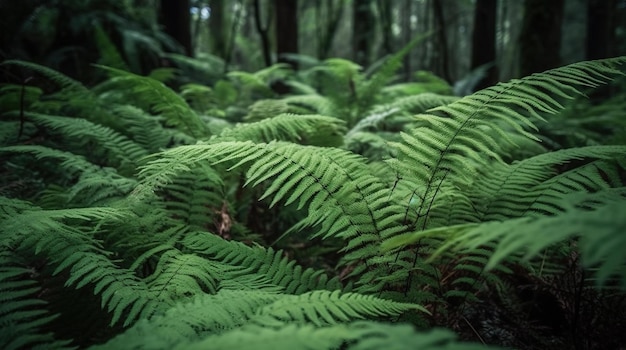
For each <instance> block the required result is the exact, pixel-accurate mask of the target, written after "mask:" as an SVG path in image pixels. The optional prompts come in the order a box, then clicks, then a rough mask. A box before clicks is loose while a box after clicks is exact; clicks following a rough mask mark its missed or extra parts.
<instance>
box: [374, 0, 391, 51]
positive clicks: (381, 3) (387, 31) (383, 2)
mask: <svg viewBox="0 0 626 350" xmlns="http://www.w3.org/2000/svg"><path fill="white" fill-rule="evenodd" d="M376 7H377V8H378V13H379V15H378V17H379V18H380V27H381V32H382V38H383V42H382V45H383V52H384V53H385V54H387V55H389V54H391V53H393V43H392V36H391V26H392V21H393V18H392V15H391V1H389V0H378V1H376Z"/></svg>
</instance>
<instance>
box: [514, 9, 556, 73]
mask: <svg viewBox="0 0 626 350" xmlns="http://www.w3.org/2000/svg"><path fill="white" fill-rule="evenodd" d="M563 5H564V0H548V1H546V0H526V2H525V3H524V20H523V24H522V32H521V34H520V35H521V37H520V49H521V54H520V55H521V57H520V73H521V74H522V76H526V75H530V74H532V73H537V72H543V71H545V70H547V69H551V68H555V67H558V66H559V65H560V64H561V58H560V49H561V24H562V22H563V7H564V6H563Z"/></svg>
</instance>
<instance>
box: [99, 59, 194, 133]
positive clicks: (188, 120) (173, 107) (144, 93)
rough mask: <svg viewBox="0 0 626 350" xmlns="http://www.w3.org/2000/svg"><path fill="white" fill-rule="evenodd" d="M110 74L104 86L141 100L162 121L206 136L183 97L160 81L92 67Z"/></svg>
mask: <svg viewBox="0 0 626 350" xmlns="http://www.w3.org/2000/svg"><path fill="white" fill-rule="evenodd" d="M96 67H98V68H100V69H103V70H105V71H107V72H108V73H109V74H110V75H111V77H112V78H111V79H110V82H109V85H108V87H109V88H111V87H112V85H113V86H117V87H118V88H122V89H126V91H125V95H126V97H128V96H132V97H133V98H135V99H137V100H139V101H143V102H144V103H145V104H146V105H147V106H149V108H150V109H151V110H152V111H154V112H155V113H158V114H160V115H161V116H162V117H163V118H164V119H165V124H166V125H168V126H173V127H176V128H179V129H180V130H181V131H183V132H185V133H187V134H188V135H191V136H193V137H196V138H199V137H202V136H206V130H205V125H204V124H203V123H202V121H201V120H200V118H199V117H198V115H197V114H196V113H195V112H194V111H193V110H192V109H191V108H190V107H189V105H188V104H187V103H186V102H185V100H184V99H183V98H182V97H180V96H179V95H178V94H176V93H175V92H174V91H172V90H171V89H169V88H168V87H167V86H165V85H164V84H163V83H162V82H160V81H158V80H155V79H152V78H149V77H143V76H140V75H136V74H132V73H129V72H125V71H122V70H119V69H115V68H111V67H105V66H98V65H97V66H96Z"/></svg>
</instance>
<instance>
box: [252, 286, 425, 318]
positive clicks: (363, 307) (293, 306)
mask: <svg viewBox="0 0 626 350" xmlns="http://www.w3.org/2000/svg"><path fill="white" fill-rule="evenodd" d="M409 310H419V311H422V312H426V313H428V311H427V310H426V309H424V308H423V307H421V306H419V305H414V304H407V303H398V302H394V301H389V300H384V299H379V298H376V297H374V296H371V295H362V294H356V293H343V294H342V293H341V292H340V291H334V292H331V291H324V290H318V291H312V292H308V293H304V294H301V295H297V296H283V297H282V298H280V299H279V300H277V301H275V302H273V303H271V304H269V305H267V306H264V307H262V308H261V309H259V310H258V311H257V315H259V316H260V317H271V318H275V319H278V320H280V321H281V322H285V323H293V322H295V323H302V322H311V323H313V324H314V325H316V326H322V325H331V324H336V323H339V322H347V321H351V320H355V319H364V318H366V317H383V316H387V317H389V316H397V315H399V314H401V313H403V312H407V311H409Z"/></svg>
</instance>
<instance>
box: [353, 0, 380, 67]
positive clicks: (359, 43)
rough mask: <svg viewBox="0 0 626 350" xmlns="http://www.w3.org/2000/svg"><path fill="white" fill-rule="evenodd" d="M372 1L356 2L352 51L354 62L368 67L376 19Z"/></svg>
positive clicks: (360, 0) (356, 0) (354, 2)
mask: <svg viewBox="0 0 626 350" xmlns="http://www.w3.org/2000/svg"><path fill="white" fill-rule="evenodd" d="M371 4H372V2H371V0H354V1H353V3H352V6H353V17H352V50H353V52H354V58H353V60H354V61H355V62H356V63H358V64H360V65H362V66H367V65H369V63H370V55H371V51H372V46H373V43H374V40H373V39H374V28H375V26H376V18H375V17H374V13H373V11H372V6H371Z"/></svg>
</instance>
